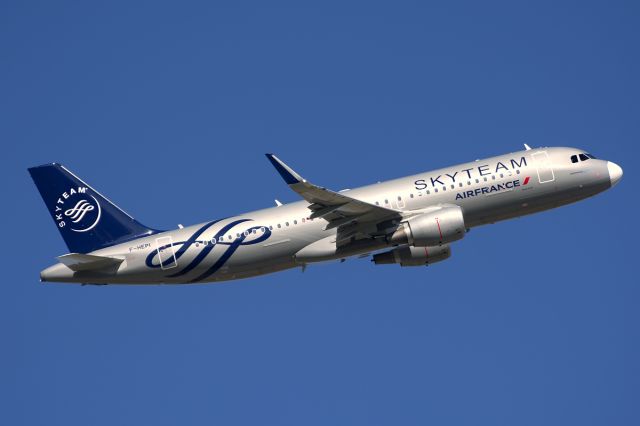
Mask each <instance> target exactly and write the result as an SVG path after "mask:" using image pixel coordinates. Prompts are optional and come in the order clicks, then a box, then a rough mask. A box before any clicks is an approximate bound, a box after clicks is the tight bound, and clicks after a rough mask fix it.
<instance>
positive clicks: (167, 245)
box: [156, 235, 178, 269]
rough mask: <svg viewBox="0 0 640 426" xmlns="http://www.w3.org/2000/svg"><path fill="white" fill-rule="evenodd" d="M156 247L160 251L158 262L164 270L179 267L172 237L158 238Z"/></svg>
mask: <svg viewBox="0 0 640 426" xmlns="http://www.w3.org/2000/svg"><path fill="white" fill-rule="evenodd" d="M156 247H157V250H158V261H159V262H160V267H161V268H162V269H171V268H175V267H176V266H178V263H177V262H176V253H175V251H174V250H173V239H172V238H171V236H170V235H169V236H167V237H161V238H156Z"/></svg>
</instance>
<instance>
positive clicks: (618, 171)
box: [607, 161, 622, 186]
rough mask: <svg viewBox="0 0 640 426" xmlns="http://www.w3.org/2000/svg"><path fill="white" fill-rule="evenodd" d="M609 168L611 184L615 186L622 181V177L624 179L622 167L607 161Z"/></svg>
mask: <svg viewBox="0 0 640 426" xmlns="http://www.w3.org/2000/svg"><path fill="white" fill-rule="evenodd" d="M607 169H609V180H611V186H614V185H615V184H617V183H618V182H620V179H622V167H620V166H618V165H617V164H616V163H612V162H611V161H607Z"/></svg>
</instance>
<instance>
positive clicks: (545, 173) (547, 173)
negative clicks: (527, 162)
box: [531, 151, 556, 183]
mask: <svg viewBox="0 0 640 426" xmlns="http://www.w3.org/2000/svg"><path fill="white" fill-rule="evenodd" d="M531 157H532V158H533V162H534V163H535V165H536V169H537V170H538V182H540V183H547V182H553V181H554V180H555V179H556V178H555V175H554V174H553V168H552V167H551V162H550V161H549V156H548V155H547V152H546V151H540V152H536V153H535V154H532V155H531Z"/></svg>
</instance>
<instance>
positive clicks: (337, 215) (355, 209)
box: [266, 154, 401, 243]
mask: <svg viewBox="0 0 640 426" xmlns="http://www.w3.org/2000/svg"><path fill="white" fill-rule="evenodd" d="M266 156H267V158H268V159H269V161H271V163H272V164H273V165H274V167H275V168H276V170H277V171H278V173H280V176H282V178H283V179H284V181H285V182H286V183H287V185H289V188H291V189H293V190H294V191H295V192H297V193H298V194H299V195H300V196H301V197H302V198H304V199H305V200H306V201H308V202H309V203H310V204H309V209H310V210H311V215H310V216H309V218H310V219H316V218H322V219H325V220H326V221H327V222H328V223H327V226H325V229H333V228H338V242H339V243H340V242H343V241H345V240H349V239H350V238H351V237H354V236H357V235H358V234H364V235H365V236H372V237H375V236H376V231H377V226H376V225H377V224H379V223H381V222H385V221H389V220H392V219H397V218H400V217H401V213H400V212H399V211H397V210H393V209H388V208H385V207H381V206H377V205H374V204H371V203H367V202H365V201H361V200H357V199H355V198H352V197H349V196H347V195H345V194H344V193H340V192H334V191H331V190H329V189H326V188H323V187H321V186H318V185H314V184H313V183H311V182H308V181H307V180H306V179H304V178H303V177H302V176H300V175H299V174H298V173H296V172H295V171H294V170H293V169H291V168H290V167H289V166H287V165H286V164H285V163H284V162H282V160H280V159H279V158H278V157H276V156H275V155H273V154H266Z"/></svg>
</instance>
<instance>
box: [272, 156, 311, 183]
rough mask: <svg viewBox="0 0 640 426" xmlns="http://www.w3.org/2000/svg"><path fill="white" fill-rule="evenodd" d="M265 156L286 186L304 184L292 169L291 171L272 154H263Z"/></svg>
mask: <svg viewBox="0 0 640 426" xmlns="http://www.w3.org/2000/svg"><path fill="white" fill-rule="evenodd" d="M265 155H266V156H267V158H268V159H269V161H271V164H273V166H274V167H275V168H276V170H277V171H278V173H280V176H282V179H284V181H285V182H286V183H287V184H288V185H294V184H296V183H300V182H306V181H305V180H304V179H303V178H302V176H300V175H299V174H297V173H296V172H294V171H293V169H291V167H289V166H287V165H286V164H284V163H283V162H282V160H280V159H279V158H278V157H276V156H275V155H273V154H265Z"/></svg>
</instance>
